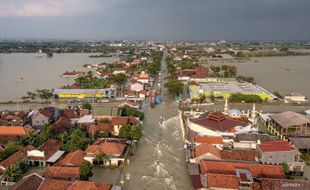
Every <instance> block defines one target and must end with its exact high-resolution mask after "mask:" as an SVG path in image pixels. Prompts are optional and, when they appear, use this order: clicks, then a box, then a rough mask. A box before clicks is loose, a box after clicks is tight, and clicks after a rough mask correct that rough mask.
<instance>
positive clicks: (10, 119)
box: [1, 112, 27, 126]
mask: <svg viewBox="0 0 310 190" xmlns="http://www.w3.org/2000/svg"><path fill="white" fill-rule="evenodd" d="M1 118H2V119H3V120H6V122H7V125H11V126H23V125H25V123H26V121H27V114H26V113H25V112H17V113H10V112H5V113H2V115H1Z"/></svg>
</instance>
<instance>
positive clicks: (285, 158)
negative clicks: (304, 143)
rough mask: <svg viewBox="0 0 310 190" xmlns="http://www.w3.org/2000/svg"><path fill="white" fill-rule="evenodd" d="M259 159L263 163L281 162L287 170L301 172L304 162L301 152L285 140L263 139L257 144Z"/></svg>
mask: <svg viewBox="0 0 310 190" xmlns="http://www.w3.org/2000/svg"><path fill="white" fill-rule="evenodd" d="M257 152H258V156H259V160H260V162H261V163H264V164H283V163H286V164H287V165H288V166H289V171H292V172H296V173H302V172H303V167H304V162H303V161H302V160H301V158H300V156H301V153H300V152H299V151H298V149H296V148H295V147H294V146H293V145H291V144H290V143H289V142H287V141H264V142H262V143H261V144H258V146H257Z"/></svg>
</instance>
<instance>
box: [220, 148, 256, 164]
mask: <svg viewBox="0 0 310 190" xmlns="http://www.w3.org/2000/svg"><path fill="white" fill-rule="evenodd" d="M221 159H222V160H242V161H250V162H255V161H256V151H255V150H239V149H232V150H223V151H222V152H221Z"/></svg>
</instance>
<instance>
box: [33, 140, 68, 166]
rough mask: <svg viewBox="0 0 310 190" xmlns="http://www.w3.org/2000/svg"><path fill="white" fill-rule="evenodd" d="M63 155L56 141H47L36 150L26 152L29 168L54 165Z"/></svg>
mask: <svg viewBox="0 0 310 190" xmlns="http://www.w3.org/2000/svg"><path fill="white" fill-rule="evenodd" d="M64 153H65V151H61V150H60V144H59V142H58V140H56V139H49V140H47V141H46V142H45V143H44V144H42V145H41V146H39V147H38V148H37V149H34V150H30V151H27V163H28V165H29V166H40V167H45V166H47V165H51V164H54V163H55V162H56V161H57V160H58V159H59V158H60V157H61V156H62V155H63V154H64Z"/></svg>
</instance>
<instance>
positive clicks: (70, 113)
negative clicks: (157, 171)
mask: <svg viewBox="0 0 310 190" xmlns="http://www.w3.org/2000/svg"><path fill="white" fill-rule="evenodd" d="M63 115H64V116H65V117H68V118H78V117H79V116H78V114H77V113H76V111H75V110H64V112H63Z"/></svg>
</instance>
